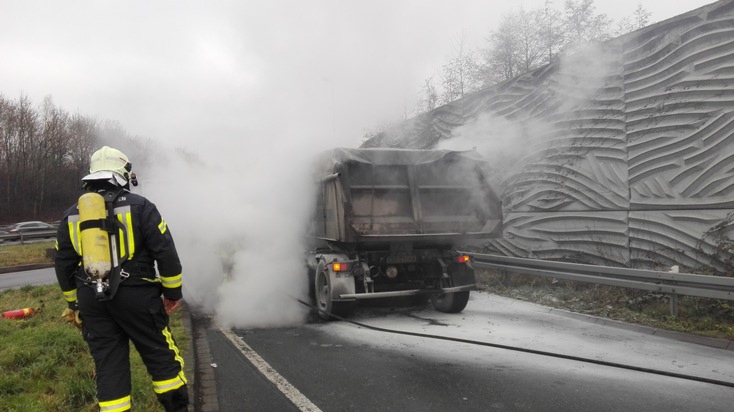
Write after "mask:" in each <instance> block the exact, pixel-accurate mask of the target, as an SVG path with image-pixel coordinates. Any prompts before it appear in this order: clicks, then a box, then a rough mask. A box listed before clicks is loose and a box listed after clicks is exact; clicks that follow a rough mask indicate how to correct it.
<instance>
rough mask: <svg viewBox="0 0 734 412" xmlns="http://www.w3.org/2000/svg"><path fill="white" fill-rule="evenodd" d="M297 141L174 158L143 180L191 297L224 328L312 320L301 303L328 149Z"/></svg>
mask: <svg viewBox="0 0 734 412" xmlns="http://www.w3.org/2000/svg"><path fill="white" fill-rule="evenodd" d="M298 142H299V140H298V139H293V140H290V139H287V138H283V139H282V140H276V141H272V140H271V141H263V144H261V145H259V149H256V148H255V147H249V148H248V150H242V147H239V145H237V144H232V145H230V146H229V147H227V146H224V147H221V148H220V150H219V151H217V152H215V153H214V154H211V153H210V154H207V153H204V154H201V157H200V159H199V160H196V161H192V160H191V159H189V158H187V157H185V156H181V155H180V154H179V155H173V156H168V157H167V160H166V161H163V162H160V163H159V164H158V166H157V167H153V168H151V169H150V170H148V171H146V173H148V174H150V175H151V176H153V180H150V181H146V180H144V179H143V186H142V190H143V193H144V194H146V195H147V196H148V197H149V199H150V200H151V201H153V202H154V203H155V204H156V205H157V206H158V208H159V210H160V211H161V213H162V214H163V217H164V219H166V221H167V222H168V224H169V226H170V228H171V231H172V233H173V236H174V239H175V241H176V246H177V249H178V251H179V254H180V256H181V260H182V263H183V266H184V271H183V275H184V289H185V296H186V297H187V299H190V300H191V302H190V303H192V304H194V305H200V306H202V307H203V308H204V309H205V310H206V311H208V312H215V313H216V317H217V320H218V321H219V322H220V323H222V324H224V325H228V326H238V327H269V326H285V325H293V324H297V323H299V322H303V321H304V319H305V315H306V314H307V308H305V307H304V306H302V305H301V304H300V303H298V302H297V301H296V300H295V299H294V298H304V297H305V296H306V291H307V273H306V271H305V265H304V262H305V261H304V248H303V240H304V235H305V233H304V230H305V228H306V225H307V224H308V222H309V218H310V213H311V210H312V209H311V208H312V205H313V197H312V196H313V193H311V190H312V187H313V182H312V177H311V176H312V175H311V173H310V167H311V161H312V157H313V155H314V154H316V153H317V152H319V151H321V150H323V149H325V147H324V146H320V145H314V144H312V143H311V142H309V143H308V144H299V143H298ZM301 142H303V141H302V140H301ZM303 143H305V142H303ZM322 144H323V145H328V144H329V143H328V142H323V143H322ZM254 149H255V150H254Z"/></svg>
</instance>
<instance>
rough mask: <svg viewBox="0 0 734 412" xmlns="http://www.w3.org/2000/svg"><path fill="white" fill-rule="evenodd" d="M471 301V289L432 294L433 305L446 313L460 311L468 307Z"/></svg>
mask: <svg viewBox="0 0 734 412" xmlns="http://www.w3.org/2000/svg"><path fill="white" fill-rule="evenodd" d="M468 302H469V291H468V290H467V291H464V292H452V293H436V294H433V295H431V304H433V307H434V308H435V309H436V310H437V311H439V312H444V313H459V312H461V311H462V310H464V308H465V307H466V304H467V303H468Z"/></svg>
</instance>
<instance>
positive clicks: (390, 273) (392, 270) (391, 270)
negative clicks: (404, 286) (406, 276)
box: [385, 266, 398, 279]
mask: <svg viewBox="0 0 734 412" xmlns="http://www.w3.org/2000/svg"><path fill="white" fill-rule="evenodd" d="M385 274H386V275H387V277H388V278H390V279H395V278H396V277H398V268H396V267H395V266H388V267H387V269H386V270H385Z"/></svg>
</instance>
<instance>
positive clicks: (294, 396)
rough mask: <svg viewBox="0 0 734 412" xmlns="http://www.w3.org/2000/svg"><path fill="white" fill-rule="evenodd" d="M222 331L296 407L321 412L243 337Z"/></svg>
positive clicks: (308, 411) (229, 331)
mask: <svg viewBox="0 0 734 412" xmlns="http://www.w3.org/2000/svg"><path fill="white" fill-rule="evenodd" d="M219 330H220V331H222V333H223V334H224V336H226V337H227V339H229V340H230V342H232V343H233V344H234V346H235V347H236V348H237V349H239V350H240V352H242V354H243V355H245V358H247V360H249V361H250V363H252V364H253V365H254V366H255V367H256V368H257V369H258V370H259V371H260V373H262V374H263V376H265V377H266V378H267V379H268V380H269V381H270V382H272V383H273V384H274V385H275V386H276V387H277V388H278V390H280V392H282V393H283V395H285V396H286V397H287V398H288V399H289V400H290V401H291V402H293V404H294V405H296V407H297V408H298V409H299V410H301V411H303V412H321V409H319V408H318V406H316V405H314V404H313V403H311V401H310V400H308V398H307V397H305V396H304V395H303V394H302V393H301V392H300V391H299V390H298V389H296V387H295V386H293V385H291V384H290V382H288V381H287V380H286V379H285V378H284V377H282V376H281V375H280V374H279V373H278V372H276V371H275V369H273V367H272V366H270V365H269V364H268V363H267V362H265V360H264V359H263V358H261V357H260V355H258V354H257V352H255V351H254V350H253V349H252V348H251V347H250V346H249V345H248V344H247V343H245V341H244V340H242V338H241V337H239V336H237V334H235V333H234V332H232V331H231V330H229V329H224V328H219Z"/></svg>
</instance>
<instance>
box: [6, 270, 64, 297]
mask: <svg viewBox="0 0 734 412" xmlns="http://www.w3.org/2000/svg"><path fill="white" fill-rule="evenodd" d="M54 282H56V275H55V274H54V269H53V268H43V269H33V270H24V271H20V272H9V273H0V291H3V290H7V289H15V288H19V287H22V286H25V285H48V284H50V283H54Z"/></svg>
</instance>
